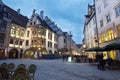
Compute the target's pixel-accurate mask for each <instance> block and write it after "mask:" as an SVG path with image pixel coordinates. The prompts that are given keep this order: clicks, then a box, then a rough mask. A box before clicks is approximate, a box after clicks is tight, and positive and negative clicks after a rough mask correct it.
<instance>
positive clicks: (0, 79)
mask: <svg viewBox="0 0 120 80" xmlns="http://www.w3.org/2000/svg"><path fill="white" fill-rule="evenodd" d="M0 80H3V78H2V73H1V72H0Z"/></svg>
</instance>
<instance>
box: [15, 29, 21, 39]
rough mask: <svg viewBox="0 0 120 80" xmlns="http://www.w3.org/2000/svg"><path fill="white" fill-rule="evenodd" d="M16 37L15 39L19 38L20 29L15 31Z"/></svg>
mask: <svg viewBox="0 0 120 80" xmlns="http://www.w3.org/2000/svg"><path fill="white" fill-rule="evenodd" d="M16 37H17V38H19V37H20V29H19V28H17V29H16Z"/></svg>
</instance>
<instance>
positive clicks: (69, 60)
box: [68, 32, 72, 62]
mask: <svg viewBox="0 0 120 80" xmlns="http://www.w3.org/2000/svg"><path fill="white" fill-rule="evenodd" d="M71 61H72V34H71V32H70V57H68V62H71Z"/></svg>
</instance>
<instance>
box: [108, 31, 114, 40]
mask: <svg viewBox="0 0 120 80" xmlns="http://www.w3.org/2000/svg"><path fill="white" fill-rule="evenodd" d="M114 38H115V36H114V32H113V30H112V29H110V30H108V40H113V39H114Z"/></svg>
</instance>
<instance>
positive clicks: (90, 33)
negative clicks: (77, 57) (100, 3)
mask: <svg viewBox="0 0 120 80" xmlns="http://www.w3.org/2000/svg"><path fill="white" fill-rule="evenodd" d="M87 12H88V13H87V15H85V23H84V31H83V33H84V42H83V45H84V46H86V47H85V49H89V48H93V47H97V46H98V44H97V42H96V39H97V36H98V35H97V27H96V26H97V25H96V16H95V5H89V4H88V11H87ZM85 49H83V53H84V55H86V54H87V55H88V58H92V59H95V55H96V52H85Z"/></svg>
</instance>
